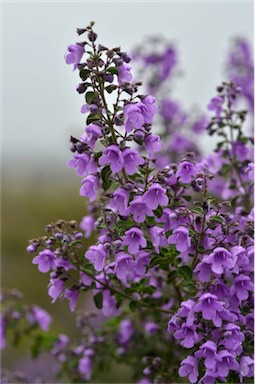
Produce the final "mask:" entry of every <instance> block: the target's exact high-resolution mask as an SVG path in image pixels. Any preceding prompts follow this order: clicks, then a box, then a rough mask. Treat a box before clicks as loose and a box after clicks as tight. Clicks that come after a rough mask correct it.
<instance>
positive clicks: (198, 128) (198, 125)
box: [192, 115, 208, 134]
mask: <svg viewBox="0 0 255 384" xmlns="http://www.w3.org/2000/svg"><path fill="white" fill-rule="evenodd" d="M207 125H208V119H207V117H206V116H204V115H203V116H200V117H199V118H198V120H196V121H195V122H194V124H193V126H192V130H193V132H195V133H197V134H200V133H202V132H203V131H204V130H205V128H206V127H207Z"/></svg>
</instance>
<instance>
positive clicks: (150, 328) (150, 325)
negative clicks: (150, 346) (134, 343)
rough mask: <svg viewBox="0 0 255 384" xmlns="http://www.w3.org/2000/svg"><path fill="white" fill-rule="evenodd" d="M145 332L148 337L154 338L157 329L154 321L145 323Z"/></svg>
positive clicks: (157, 326)
mask: <svg viewBox="0 0 255 384" xmlns="http://www.w3.org/2000/svg"><path fill="white" fill-rule="evenodd" d="M144 328H145V331H146V332H147V333H148V335H149V336H154V335H155V334H156V333H157V332H158V330H159V329H160V328H159V325H158V324H157V323H154V321H147V322H146V323H145V327H144Z"/></svg>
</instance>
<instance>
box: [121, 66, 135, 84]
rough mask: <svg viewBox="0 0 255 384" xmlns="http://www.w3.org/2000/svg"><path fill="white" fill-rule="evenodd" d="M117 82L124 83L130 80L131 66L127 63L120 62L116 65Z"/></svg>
mask: <svg viewBox="0 0 255 384" xmlns="http://www.w3.org/2000/svg"><path fill="white" fill-rule="evenodd" d="M118 71H119V74H118V83H119V85H122V84H124V83H130V81H132V73H131V67H130V66H129V65H127V64H122V65H120V66H119V67H118Z"/></svg>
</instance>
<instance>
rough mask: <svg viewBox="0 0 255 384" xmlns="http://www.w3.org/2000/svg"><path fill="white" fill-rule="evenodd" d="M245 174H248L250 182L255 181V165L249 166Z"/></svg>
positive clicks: (250, 164)
mask: <svg viewBox="0 0 255 384" xmlns="http://www.w3.org/2000/svg"><path fill="white" fill-rule="evenodd" d="M245 173H247V176H248V179H249V180H250V181H254V163H249V164H248V167H247V168H246V170H245Z"/></svg>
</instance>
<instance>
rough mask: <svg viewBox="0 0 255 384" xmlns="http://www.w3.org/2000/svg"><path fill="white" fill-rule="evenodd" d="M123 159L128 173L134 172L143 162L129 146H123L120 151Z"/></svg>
mask: <svg viewBox="0 0 255 384" xmlns="http://www.w3.org/2000/svg"><path fill="white" fill-rule="evenodd" d="M122 156H123V159H124V167H125V170H126V172H127V174H128V175H133V174H134V173H136V170H137V166H138V165H142V164H144V159H143V158H142V157H141V156H139V155H138V153H137V152H136V151H135V150H134V149H131V148H125V149H124V151H123V152H122Z"/></svg>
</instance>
